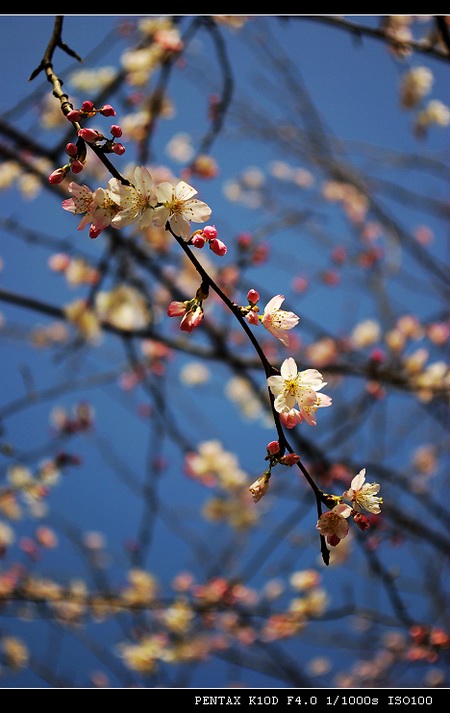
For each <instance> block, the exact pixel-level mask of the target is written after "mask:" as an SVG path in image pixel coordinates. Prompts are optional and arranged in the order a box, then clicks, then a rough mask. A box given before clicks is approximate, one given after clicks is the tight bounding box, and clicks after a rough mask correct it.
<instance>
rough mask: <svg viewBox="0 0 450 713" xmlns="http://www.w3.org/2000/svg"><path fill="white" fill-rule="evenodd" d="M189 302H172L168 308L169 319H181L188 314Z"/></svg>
mask: <svg viewBox="0 0 450 713" xmlns="http://www.w3.org/2000/svg"><path fill="white" fill-rule="evenodd" d="M186 310H187V302H171V303H170V305H169V306H168V308H167V314H168V316H169V317H181V316H182V315H184V314H186Z"/></svg>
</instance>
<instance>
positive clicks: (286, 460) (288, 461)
mask: <svg viewBox="0 0 450 713" xmlns="http://www.w3.org/2000/svg"><path fill="white" fill-rule="evenodd" d="M299 460H300V456H298V455H297V454H296V453H287V454H286V455H285V456H283V457H282V459H281V460H280V463H282V464H283V465H294V464H295V463H298V462H299Z"/></svg>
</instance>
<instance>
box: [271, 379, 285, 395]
mask: <svg viewBox="0 0 450 713" xmlns="http://www.w3.org/2000/svg"><path fill="white" fill-rule="evenodd" d="M267 384H268V386H269V388H270V390H271V392H272V393H273V395H274V396H278V394H280V393H281V392H282V391H283V389H284V379H283V377H282V376H269V378H268V379H267Z"/></svg>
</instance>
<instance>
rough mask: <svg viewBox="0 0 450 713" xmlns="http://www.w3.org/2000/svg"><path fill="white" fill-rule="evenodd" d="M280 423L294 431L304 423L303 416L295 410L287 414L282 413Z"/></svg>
mask: <svg viewBox="0 0 450 713" xmlns="http://www.w3.org/2000/svg"><path fill="white" fill-rule="evenodd" d="M280 421H281V423H282V424H283V426H285V427H286V428H289V429H292V428H295V427H296V426H297V424H298V423H301V422H302V421H303V418H302V415H301V413H300V411H298V409H296V408H293V409H290V410H289V411H286V412H285V413H280Z"/></svg>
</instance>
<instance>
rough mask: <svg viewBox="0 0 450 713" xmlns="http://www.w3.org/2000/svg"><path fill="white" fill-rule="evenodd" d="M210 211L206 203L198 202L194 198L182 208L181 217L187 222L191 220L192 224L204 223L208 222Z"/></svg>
mask: <svg viewBox="0 0 450 713" xmlns="http://www.w3.org/2000/svg"><path fill="white" fill-rule="evenodd" d="M211 213H212V210H211V208H210V207H209V205H207V204H206V203H203V201H199V200H197V199H196V198H194V199H192V200H190V201H187V202H186V204H185V205H184V206H183V215H184V217H185V218H187V220H192V221H193V222H194V223H204V222H205V221H206V220H208V218H209V216H210V215H211Z"/></svg>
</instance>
